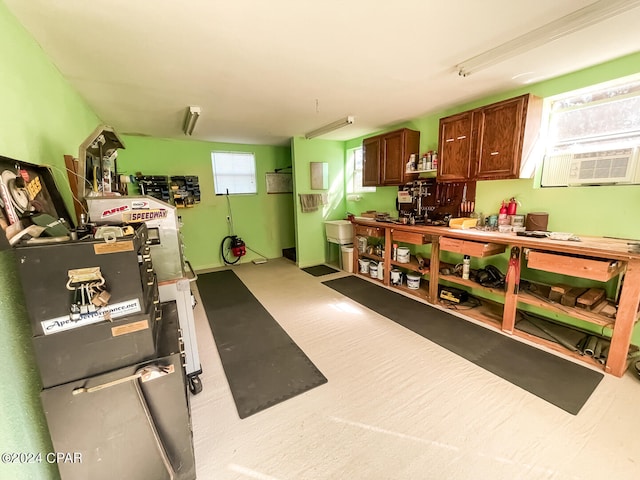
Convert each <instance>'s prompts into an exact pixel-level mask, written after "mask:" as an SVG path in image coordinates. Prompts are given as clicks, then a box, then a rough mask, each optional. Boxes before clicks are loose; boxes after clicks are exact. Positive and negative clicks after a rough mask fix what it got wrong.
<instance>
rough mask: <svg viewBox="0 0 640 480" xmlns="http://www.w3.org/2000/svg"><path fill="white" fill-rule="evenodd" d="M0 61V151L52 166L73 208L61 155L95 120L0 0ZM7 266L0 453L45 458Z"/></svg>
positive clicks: (35, 383) (0, 470)
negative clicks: (37, 454)
mask: <svg viewBox="0 0 640 480" xmlns="http://www.w3.org/2000/svg"><path fill="white" fill-rule="evenodd" d="M0 58H1V59H2V66H1V67H0V105H2V110H0V155H3V156H6V157H11V158H15V159H17V160H21V161H25V162H29V163H35V164H46V165H51V166H52V168H53V171H54V173H55V175H56V180H57V182H58V185H59V188H60V190H61V192H62V194H63V196H64V198H65V201H66V202H67V205H68V207H69V209H70V210H71V211H72V209H71V206H72V204H71V194H70V190H69V187H68V182H67V176H66V173H65V172H64V159H63V155H64V154H71V155H74V156H76V155H77V152H78V146H79V145H80V143H81V142H82V141H83V140H84V139H85V138H86V137H87V136H88V135H89V134H90V133H91V132H92V131H93V130H94V129H95V128H96V126H97V125H98V124H99V123H100V121H99V119H98V118H97V117H96V115H95V114H94V113H93V112H92V111H91V109H89V108H88V106H87V105H86V103H85V102H84V101H83V100H82V98H80V97H79V96H78V95H77V93H76V92H75V91H74V90H73V89H72V88H71V87H70V86H69V85H68V83H67V82H66V81H65V80H64V79H63V78H62V76H61V75H60V73H59V72H58V70H57V69H56V68H55V67H54V66H53V65H52V64H51V62H50V61H49V59H48V58H47V57H46V56H45V55H44V53H43V52H42V50H41V49H40V46H39V45H38V44H37V43H36V42H35V41H34V40H33V38H32V37H31V36H30V35H29V34H28V33H27V32H25V30H24V29H23V28H22V26H21V25H20V24H19V23H18V22H17V20H16V19H15V18H14V17H13V15H12V14H11V13H10V12H9V11H8V10H7V8H6V7H5V5H4V3H2V2H0ZM9 253H13V252H7V254H9ZM5 261H9V260H8V259H6V258H5ZM9 268H10V265H9V264H8V263H6V264H3V266H2V268H0V270H2V275H3V277H2V280H1V281H0V325H1V327H2V331H3V335H4V337H5V339H6V340H7V341H2V342H0V362H1V363H2V368H1V369H0V411H2V414H0V450H1V451H2V452H25V453H27V452H34V453H36V452H41V453H42V454H43V455H45V454H46V452H50V451H52V446H51V444H50V440H49V435H48V431H47V427H46V421H45V419H44V414H43V412H42V408H41V406H40V397H39V393H40V388H41V386H40V378H39V374H38V371H37V367H36V365H35V361H34V358H33V350H32V345H31V338H30V337H31V332H30V329H29V328H28V326H27V325H28V320H27V319H26V315H25V313H24V311H23V312H20V311H19V309H18V308H17V307H20V306H21V305H20V304H21V303H23V300H22V298H23V297H22V295H23V294H22V292H21V290H20V289H17V288H15V284H16V281H17V279H16V278H15V276H13V279H8V278H6V276H7V275H8V273H9V272H10V270H9ZM57 477H58V473H57V470H56V469H55V466H52V465H49V464H48V463H47V462H42V463H39V464H38V463H32V464H27V465H20V464H15V465H12V464H4V463H0V478H3V479H4V478H11V479H27V478H29V479H36V478H37V479H48V478H57Z"/></svg>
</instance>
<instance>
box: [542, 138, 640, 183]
mask: <svg viewBox="0 0 640 480" xmlns="http://www.w3.org/2000/svg"><path fill="white" fill-rule="evenodd" d="M638 155H639V148H638V147H630V148H618V149H609V150H598V151H591V152H581V153H564V154H558V155H552V156H550V157H548V158H547V159H545V162H544V168H543V171H542V179H541V184H542V186H543V187H561V186H579V185H607V184H615V183H640V168H638Z"/></svg>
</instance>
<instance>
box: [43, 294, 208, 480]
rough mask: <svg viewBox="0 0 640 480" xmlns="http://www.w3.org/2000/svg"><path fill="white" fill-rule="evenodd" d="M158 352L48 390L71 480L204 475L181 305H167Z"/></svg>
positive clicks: (47, 407) (46, 399)
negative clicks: (195, 439) (199, 471)
mask: <svg viewBox="0 0 640 480" xmlns="http://www.w3.org/2000/svg"><path fill="white" fill-rule="evenodd" d="M162 309H163V319H162V320H161V322H160V323H161V328H160V330H159V337H158V355H157V356H156V357H155V358H153V359H152V360H150V361H147V362H142V363H138V364H133V365H129V366H127V367H124V368H120V369H118V370H114V371H110V372H107V373H104V374H101V375H96V376H94V377H90V378H84V379H81V380H77V381H74V382H70V383H66V384H63V385H59V386H56V387H53V388H48V389H45V390H43V391H42V394H41V398H42V404H43V406H44V411H45V415H46V417H47V423H48V426H49V431H50V433H51V439H52V442H53V446H54V449H55V451H56V452H66V453H70V454H73V455H74V456H75V458H76V459H78V460H81V461H76V462H74V461H73V459H74V457H73V456H72V457H71V458H70V461H68V462H64V461H63V462H60V463H59V464H58V468H59V470H60V475H61V477H62V478H63V479H64V480H68V479H71V480H75V479H78V480H85V479H87V478H91V479H92V480H100V479H104V480H112V479H114V478H140V479H143V478H148V479H154V480H162V479H176V480H191V479H195V478H196V474H195V459H194V454H193V443H192V430H191V420H190V415H189V406H188V395H187V390H186V375H185V372H184V368H183V355H182V353H181V348H180V345H179V339H178V328H177V310H176V307H175V303H167V304H163V308H162Z"/></svg>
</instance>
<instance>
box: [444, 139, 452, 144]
mask: <svg viewBox="0 0 640 480" xmlns="http://www.w3.org/2000/svg"><path fill="white" fill-rule="evenodd" d="M445 142H447V143H449V142H453V138H447V139H446V140H445Z"/></svg>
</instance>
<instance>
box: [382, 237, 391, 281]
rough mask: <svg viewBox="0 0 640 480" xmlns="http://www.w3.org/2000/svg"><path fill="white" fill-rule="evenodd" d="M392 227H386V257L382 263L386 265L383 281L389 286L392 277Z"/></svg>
mask: <svg viewBox="0 0 640 480" xmlns="http://www.w3.org/2000/svg"><path fill="white" fill-rule="evenodd" d="M391 243H392V240H391V229H390V228H385V229H384V257H383V262H382V264H383V265H384V274H383V275H382V283H384V284H385V285H386V286H387V287H388V286H389V279H390V278H391V272H389V270H391V255H392V253H391V250H392V246H391Z"/></svg>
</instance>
